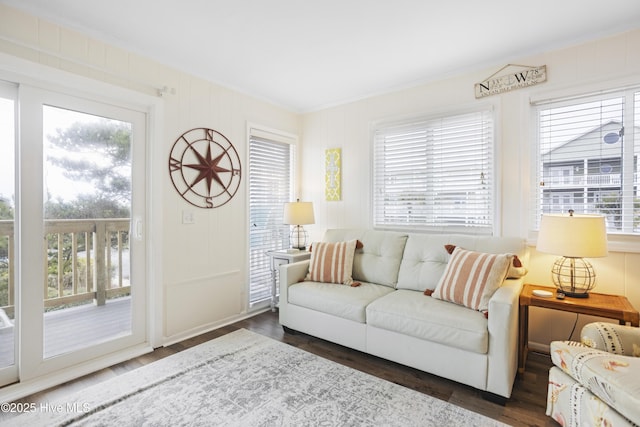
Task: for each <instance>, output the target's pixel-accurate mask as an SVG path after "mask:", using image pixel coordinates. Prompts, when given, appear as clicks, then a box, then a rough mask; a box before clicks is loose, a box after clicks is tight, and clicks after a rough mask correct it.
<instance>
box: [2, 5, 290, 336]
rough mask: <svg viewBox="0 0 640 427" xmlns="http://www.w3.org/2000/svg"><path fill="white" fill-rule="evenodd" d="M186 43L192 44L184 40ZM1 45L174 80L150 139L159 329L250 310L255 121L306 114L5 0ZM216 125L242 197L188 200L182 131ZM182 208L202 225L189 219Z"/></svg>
mask: <svg viewBox="0 0 640 427" xmlns="http://www.w3.org/2000/svg"><path fill="white" fill-rule="evenodd" d="M185 48H188V46H186V47H185ZM0 52H4V53H6V54H8V55H12V56H15V57H18V58H22V59H26V60H29V61H33V62H35V63H39V64H43V65H46V66H50V67H53V68H56V69H60V70H64V71H68V72H70V73H73V74H77V75H80V76H85V77H90V78H93V79H97V80H100V81H103V82H107V83H110V84H113V85H115V86H120V87H124V88H127V89H130V90H133V91H136V92H140V93H144V94H146V95H151V96H157V88H163V87H164V86H167V87H168V88H169V89H170V92H171V89H175V94H171V93H168V94H166V95H164V96H163V97H162V98H161V99H162V101H161V102H162V104H163V111H164V113H163V123H162V125H161V131H160V134H161V135H155V136H154V137H153V138H152V141H151V150H152V151H153V152H152V153H151V156H150V158H152V159H154V161H153V162H152V164H150V165H149V166H150V167H151V168H152V169H153V170H154V171H156V172H155V175H154V176H158V177H160V182H156V183H153V187H154V188H155V189H156V190H155V191H154V193H153V194H152V195H151V197H152V206H153V207H155V208H156V209H159V210H161V212H157V211H156V212H154V215H156V216H157V217H158V218H160V224H159V226H158V227H156V230H152V229H149V228H147V229H148V230H150V231H152V232H155V233H156V234H155V235H154V236H153V241H154V242H159V244H160V246H161V247H160V248H157V247H153V248H149V249H150V251H155V252H156V253H157V255H158V257H157V258H156V259H155V264H154V265H153V266H151V269H152V271H153V272H155V273H156V277H157V278H159V282H154V283H151V286H152V287H154V289H155V291H156V293H158V294H159V295H160V297H161V298H159V300H161V301H162V303H161V307H160V308H159V310H158V307H150V308H151V309H153V310H158V313H159V314H158V318H160V319H161V321H162V324H161V325H160V333H159V334H158V335H160V336H161V338H162V340H163V341H165V342H170V341H175V340H178V339H181V338H184V337H186V336H189V335H192V334H196V333H199V332H202V331H204V330H207V329H211V328H213V327H216V326H218V325H221V324H224V323H227V322H230V321H232V320H234V319H238V318H240V317H242V316H243V315H244V314H245V313H246V310H247V307H246V299H247V298H246V282H247V264H248V261H247V252H248V249H247V239H248V237H247V231H248V227H247V221H248V220H247V218H246V215H247V202H246V199H247V193H246V185H247V180H246V172H247V123H254V124H260V125H264V126H266V127H268V128H272V129H278V130H282V131H285V132H288V133H292V134H298V133H299V131H300V129H299V127H300V117H299V116H298V115H297V114H294V113H291V112H288V111H286V110H284V109H282V108H279V107H276V106H273V105H270V104H268V103H266V102H263V101H260V100H257V99H254V98H251V97H249V96H246V95H244V94H241V93H238V92H234V91H232V90H229V89H226V88H223V87H220V86H218V85H215V84H212V83H210V82H207V81H205V80H203V79H200V78H197V77H194V76H191V75H188V74H185V73H183V72H180V71H178V70H175V69H171V68H169V67H166V66H163V65H161V64H158V63H156V62H154V61H151V60H149V59H147V58H144V57H141V56H139V55H136V54H133V53H130V52H127V51H125V50H122V49H118V48H115V47H113V46H109V45H106V44H104V43H101V42H99V41H96V40H93V39H91V38H89V37H87V36H86V35H83V34H80V33H77V32H75V31H71V30H69V29H66V28H63V27H60V26H58V25H54V24H51V23H49V22H46V21H43V20H40V19H38V18H36V17H33V16H30V15H28V14H25V13H23V12H20V11H17V10H15V9H12V8H9V7H7V6H4V5H0ZM195 127H210V128H213V129H215V130H217V131H219V132H221V133H222V134H224V135H225V136H226V137H227V138H228V139H229V140H230V141H231V142H232V143H233V145H234V147H235V148H236V150H237V151H238V154H239V156H240V159H241V161H242V166H243V173H244V174H245V176H244V177H243V180H242V182H241V185H240V188H239V189H238V192H237V193H236V195H235V197H234V198H233V199H232V200H231V201H230V202H229V203H227V204H225V205H224V206H222V207H219V208H216V209H199V208H196V207H193V206H191V205H189V204H188V203H187V202H185V201H184V200H183V199H182V198H181V197H180V195H179V194H178V193H177V192H176V190H175V189H174V188H173V185H172V183H171V180H170V177H169V170H168V160H169V152H170V150H171V147H172V145H173V143H174V141H175V140H176V138H178V137H179V136H180V135H181V134H182V133H183V132H185V131H187V130H190V129H192V128H195ZM183 211H188V212H192V213H193V214H194V217H195V224H189V225H184V224H182V214H183Z"/></svg>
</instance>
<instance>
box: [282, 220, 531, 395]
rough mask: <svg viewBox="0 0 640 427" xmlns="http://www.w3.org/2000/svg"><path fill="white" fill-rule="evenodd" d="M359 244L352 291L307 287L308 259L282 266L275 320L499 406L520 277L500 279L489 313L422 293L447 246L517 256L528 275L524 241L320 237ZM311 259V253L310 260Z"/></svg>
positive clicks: (512, 356)
mask: <svg viewBox="0 0 640 427" xmlns="http://www.w3.org/2000/svg"><path fill="white" fill-rule="evenodd" d="M352 239H357V240H359V241H360V242H362V245H363V247H362V248H360V249H357V250H356V251H355V256H354V260H353V279H354V280H357V281H359V282H360V283H361V285H360V286H358V287H350V286H345V285H341V284H330V283H317V282H312V281H305V280H304V279H305V276H306V275H307V273H308V269H309V260H307V261H302V262H298V263H294V264H288V265H283V266H281V267H280V303H279V316H280V323H281V324H282V325H283V327H284V328H285V330H287V331H289V332H292V330H293V331H299V332H303V333H306V334H309V335H313V336H316V337H319V338H322V339H325V340H328V341H331V342H335V343H337V344H341V345H344V346H346V347H350V348H353V349H356V350H359V351H362V352H366V353H369V354H373V355H375V356H379V357H382V358H385V359H388V360H391V361H394V362H398V363H401V364H404V365H407V366H411V367H413V368H417V369H420V370H422V371H426V372H429V373H432V374H435V375H438V376H441V377H444V378H448V379H451V380H454V381H457V382H460V383H464V384H467V385H470V386H472V387H475V388H477V389H479V390H482V391H483V392H486V393H485V397H487V398H489V399H491V400H495V401H498V402H500V403H504V402H506V399H507V398H509V397H510V396H511V389H512V387H513V382H514V379H515V375H516V371H517V342H518V299H519V294H520V290H521V288H522V283H523V279H522V278H519V279H509V278H508V279H506V280H504V282H503V284H502V286H500V287H499V288H498V289H497V291H495V293H494V294H493V296H492V297H491V299H490V301H489V304H488V315H485V313H482V312H480V311H476V310H472V309H470V308H467V307H464V306H462V305H458V304H455V303H452V302H447V301H444V300H441V299H436V298H433V297H430V296H426V295H425V294H424V291H425V290H426V289H431V290H433V289H435V288H436V286H437V284H438V282H439V281H440V278H441V276H442V275H443V273H444V271H445V268H446V266H447V263H448V260H449V257H450V255H449V253H448V252H447V250H445V245H446V244H453V245H456V246H459V247H460V248H464V249H467V250H472V251H478V252H486V253H494V254H497V253H511V254H516V255H517V256H518V258H519V259H520V260H521V262H522V263H523V269H524V268H526V263H527V261H528V250H527V246H526V244H525V241H524V239H521V238H499V237H486V236H467V235H443V234H417V233H399V232H385V231H375V230H359V229H332V230H327V231H326V233H325V236H324V238H323V241H325V242H340V241H348V240H352ZM312 255H313V253H312Z"/></svg>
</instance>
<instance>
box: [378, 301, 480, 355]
mask: <svg viewBox="0 0 640 427" xmlns="http://www.w3.org/2000/svg"><path fill="white" fill-rule="evenodd" d="M487 322H488V321H487V319H486V318H485V317H484V315H483V314H482V313H480V312H479V311H475V310H471V309H469V308H466V307H463V306H461V305H457V304H453V303H450V302H447V301H442V300H439V299H435V298H432V297H428V296H425V295H423V294H422V293H421V292H418V291H410V290H405V289H399V290H397V291H396V292H393V293H391V294H388V295H385V296H384V297H382V298H379V299H377V300H376V301H374V302H372V303H371V304H369V306H368V307H367V325H370V326H375V327H376V328H380V329H386V330H390V331H394V332H398V333H401V334H405V335H410V336H413V337H416V338H420V339H425V340H428V341H432V342H437V343H440V344H444V345H447V346H450V347H455V348H460V349H463V350H468V351H472V352H475V353H480V354H486V353H487V351H488V348H489V332H488V329H487ZM424 357H429V355H428V354H425V355H424Z"/></svg>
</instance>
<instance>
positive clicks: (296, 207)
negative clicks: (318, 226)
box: [283, 202, 316, 225]
mask: <svg viewBox="0 0 640 427" xmlns="http://www.w3.org/2000/svg"><path fill="white" fill-rule="evenodd" d="M315 222H316V220H315V218H314V216H313V203H311V202H291V203H285V204H284V221H283V223H284V224H289V225H307V224H315Z"/></svg>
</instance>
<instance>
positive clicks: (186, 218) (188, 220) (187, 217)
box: [182, 211, 196, 224]
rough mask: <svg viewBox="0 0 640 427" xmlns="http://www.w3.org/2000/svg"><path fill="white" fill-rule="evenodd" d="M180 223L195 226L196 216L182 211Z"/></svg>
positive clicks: (191, 212) (190, 212)
mask: <svg viewBox="0 0 640 427" xmlns="http://www.w3.org/2000/svg"><path fill="white" fill-rule="evenodd" d="M182 223H183V224H195V223H196V214H195V213H194V212H193V211H182Z"/></svg>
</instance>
